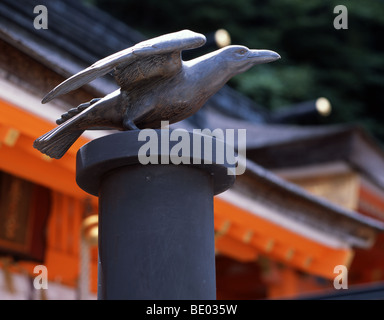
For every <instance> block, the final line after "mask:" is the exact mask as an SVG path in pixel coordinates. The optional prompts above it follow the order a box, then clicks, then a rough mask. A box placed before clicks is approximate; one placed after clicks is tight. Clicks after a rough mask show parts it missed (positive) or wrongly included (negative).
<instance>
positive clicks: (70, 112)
mask: <svg viewBox="0 0 384 320" xmlns="http://www.w3.org/2000/svg"><path fill="white" fill-rule="evenodd" d="M99 100H101V98H94V99H92V100H91V101H88V102H85V103H82V104H80V105H78V106H77V107H76V108H72V109H69V110H68V111H67V112H66V113H64V114H62V115H61V118H60V119H57V120H56V123H57V124H62V123H63V122H65V121H67V120H68V119H71V118H72V117H73V116H75V115H77V114H79V113H80V112H82V111H84V110H85V109H87V108H89V107H90V106H91V105H93V104H95V103H96V102H98V101H99Z"/></svg>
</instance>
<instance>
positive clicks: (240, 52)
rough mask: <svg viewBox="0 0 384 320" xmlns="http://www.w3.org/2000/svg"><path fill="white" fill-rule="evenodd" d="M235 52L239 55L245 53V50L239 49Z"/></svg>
mask: <svg viewBox="0 0 384 320" xmlns="http://www.w3.org/2000/svg"><path fill="white" fill-rule="evenodd" d="M237 53H238V54H240V55H245V54H246V53H247V50H245V49H240V50H239V51H237Z"/></svg>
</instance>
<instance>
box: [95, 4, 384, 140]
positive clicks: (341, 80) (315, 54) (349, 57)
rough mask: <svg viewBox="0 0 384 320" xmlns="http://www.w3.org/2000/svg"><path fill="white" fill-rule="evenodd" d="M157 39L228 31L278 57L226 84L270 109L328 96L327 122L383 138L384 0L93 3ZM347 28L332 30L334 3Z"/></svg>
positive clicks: (237, 40) (234, 40)
mask: <svg viewBox="0 0 384 320" xmlns="http://www.w3.org/2000/svg"><path fill="white" fill-rule="evenodd" d="M92 2H94V3H95V4H96V5H98V6H99V7H101V8H102V9H104V10H106V11H109V12H111V13H112V14H114V15H115V16H116V17H118V18H119V19H120V20H122V21H124V22H125V23H127V24H128V25H130V26H132V27H133V28H136V29H137V30H139V31H141V32H142V33H144V34H145V35H146V36H148V37H151V36H156V35H160V34H163V33H167V32H173V31H177V30H181V29H185V28H189V29H192V30H194V31H197V32H202V33H205V34H207V33H209V32H212V31H215V30H217V29H219V28H225V29H227V30H228V31H229V33H230V34H231V37H232V43H233V44H243V45H246V46H248V47H250V48H267V49H271V50H275V51H277V52H279V53H280V55H281V57H282V59H281V60H280V61H278V62H274V63H272V64H269V65H263V66H258V67H257V68H253V69H251V70H249V71H247V72H246V73H244V74H242V75H239V76H236V77H235V78H233V80H231V82H230V85H231V86H233V87H235V88H237V89H238V90H240V91H242V92H244V93H245V94H247V95H248V96H250V97H251V98H252V99H254V100H255V101H256V102H257V103H259V104H262V105H264V106H265V107H267V108H269V109H278V108H281V107H285V106H289V105H290V104H294V103H298V102H301V101H305V100H309V99H316V98H317V97H320V96H324V97H327V98H328V99H329V100H330V101H331V103H332V107H333V112H332V115H331V116H330V117H328V118H327V119H326V121H327V122H333V123H334V122H354V123H359V124H361V125H363V126H364V127H365V128H367V129H368V130H370V131H371V132H372V133H373V134H374V135H375V136H376V137H378V138H380V139H381V140H382V141H384V125H383V124H382V123H383V121H384V55H383V47H384V41H383V38H382V37H383V34H384V1H381V0H365V1H361V0H348V1H344V2H342V3H340V2H339V1H335V0H329V1H323V0H312V1H304V0H270V1H266V0H236V1H233V0H183V1H171V0H162V1H158V0H140V1H135V0H113V1H111V0H108V1H107V0H92ZM339 4H343V5H345V6H346V7H347V9H348V29H347V30H343V29H341V30H336V29H335V28H334V26H333V20H334V18H335V17H336V16H337V14H335V13H333V9H334V7H335V6H336V5H339Z"/></svg>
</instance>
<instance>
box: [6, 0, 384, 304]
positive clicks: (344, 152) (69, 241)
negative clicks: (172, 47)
mask: <svg viewBox="0 0 384 320" xmlns="http://www.w3.org/2000/svg"><path fill="white" fill-rule="evenodd" d="M39 4H45V5H46V6H47V8H48V11H49V25H48V26H49V27H48V29H38V30H36V29H35V28H34V27H33V20H34V18H35V16H36V15H35V14H34V13H33V9H34V7H35V5H36V3H35V1H32V0H22V1H21V0H20V1H11V0H3V1H2V2H1V3H0V17H1V19H0V189H1V193H0V299H44V298H45V299H92V298H95V297H96V290H97V210H98V209H97V198H95V197H91V196H89V195H88V194H86V193H85V192H83V191H82V190H81V189H80V188H79V187H78V186H77V184H76V182H75V157H76V152H77V150H78V149H79V148H80V147H81V146H82V145H83V144H85V143H87V142H88V141H90V140H91V139H94V138H97V137H99V136H102V135H104V134H109V133H110V132H103V131H92V132H86V133H85V134H84V135H83V136H82V137H81V138H80V139H79V140H78V141H77V142H76V143H75V145H74V146H73V147H72V148H71V149H70V150H69V151H68V153H67V154H66V155H65V156H64V157H63V158H62V159H60V160H55V159H51V158H49V157H47V156H44V155H42V154H41V153H40V152H39V151H37V150H35V149H34V148H33V147H32V144H33V141H34V140H35V139H36V138H37V137H39V136H40V135H42V134H43V133H45V132H47V131H49V130H50V129H52V128H54V127H55V126H56V124H55V120H56V118H58V117H59V116H60V115H61V114H62V113H64V112H65V111H67V110H68V109H69V108H72V107H75V106H77V105H79V104H80V103H83V102H86V101H89V100H91V99H92V98H94V97H102V96H104V95H105V94H107V93H110V92H111V91H113V90H114V89H115V88H116V84H115V83H114V81H113V79H112V77H110V78H102V79H98V80H95V81H94V82H92V83H91V84H89V85H87V86H85V87H82V88H80V89H78V90H76V91H75V92H73V94H69V95H64V96H62V97H60V98H58V99H55V100H54V101H52V102H50V103H48V104H46V105H42V104H41V102H40V101H41V99H42V97H43V96H44V95H45V94H46V93H47V92H48V91H50V90H51V89H52V88H53V87H55V86H56V85H57V84H59V83H60V82H62V81H63V80H65V79H66V78H68V77H69V76H71V75H73V74H75V73H76V72H78V71H80V70H81V69H83V68H85V67H87V66H89V65H90V64H92V63H94V62H95V61H97V60H99V59H100V58H103V57H105V56H107V55H109V54H112V53H114V52H117V51H119V50H122V49H125V48H127V47H130V46H132V45H134V44H135V43H137V42H139V41H141V40H143V39H144V38H143V36H142V35H141V34H139V33H138V32H136V31H135V30H133V29H131V28H129V27H128V26H126V25H124V24H122V23H121V22H119V21H116V20H115V19H113V18H112V17H110V16H109V15H107V14H106V13H104V12H101V11H100V10H98V9H95V8H93V7H88V6H84V5H82V4H80V3H79V2H77V1H50V2H49V1H39ZM272 49H273V48H272ZM273 119H274V117H273V115H271V114H269V113H268V112H267V111H265V110H264V109H263V108H260V107H259V106H258V105H256V104H255V103H254V102H253V101H250V100H249V99H248V98H246V97H244V96H243V95H241V94H239V93H238V92H236V91H235V90H233V89H231V88H230V87H228V86H226V87H224V88H223V89H222V90H221V91H220V92H218V93H217V94H216V95H215V96H213V97H212V98H211V99H210V100H209V102H208V103H207V104H206V105H205V106H204V107H203V108H202V109H201V110H200V111H199V112H198V113H197V114H196V115H195V116H193V117H191V118H190V119H188V120H185V121H183V122H181V123H178V124H177V126H178V127H183V128H186V129H191V128H209V129H211V130H213V129H215V128H221V129H246V130H247V131H246V132H247V141H246V143H247V163H246V172H245V173H244V174H243V175H239V176H237V179H236V182H235V184H234V186H233V187H232V188H231V189H230V190H228V191H226V192H225V193H222V194H220V195H218V196H217V197H215V201H214V205H215V206H214V222H215V245H216V277H217V298H218V299H271V298H298V297H302V296H303V295H306V294H314V293H325V292H335V291H336V289H334V286H333V281H334V278H335V277H336V276H337V275H338V273H335V272H334V270H335V267H336V266H338V265H343V266H346V267H347V269H348V285H349V286H350V287H352V286H353V285H361V284H377V283H380V281H384V268H383V266H384V236H383V233H382V232H383V231H384V153H383V150H382V149H380V147H379V145H378V144H377V143H376V142H375V141H374V140H373V139H372V138H371V137H370V136H369V135H368V134H367V132H365V131H364V130H363V129H361V128H359V127H356V126H351V125H333V126H324V125H316V126H315V125H312V126H309V125H301V126H299V125H291V124H286V123H276V121H275V122H274V121H273ZM37 265H44V266H46V267H47V270H48V280H49V288H48V290H35V289H34V288H33V284H32V283H33V279H34V277H35V276H36V273H34V267H35V266H37Z"/></svg>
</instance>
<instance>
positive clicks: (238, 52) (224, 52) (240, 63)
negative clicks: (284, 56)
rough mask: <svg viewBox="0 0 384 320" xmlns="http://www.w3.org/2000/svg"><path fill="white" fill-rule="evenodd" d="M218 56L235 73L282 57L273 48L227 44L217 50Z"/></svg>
mask: <svg viewBox="0 0 384 320" xmlns="http://www.w3.org/2000/svg"><path fill="white" fill-rule="evenodd" d="M217 57H218V58H219V59H220V60H221V61H222V62H223V64H226V66H227V68H228V69H230V70H231V71H232V72H233V73H234V74H238V73H241V72H245V71H247V70H248V69H249V68H251V67H253V66H255V65H257V64H262V63H268V62H272V61H275V60H278V59H280V55H279V54H278V53H276V52H274V51H271V50H250V49H248V48H247V47H244V46H227V47H225V48H223V49H220V50H219V52H217Z"/></svg>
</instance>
